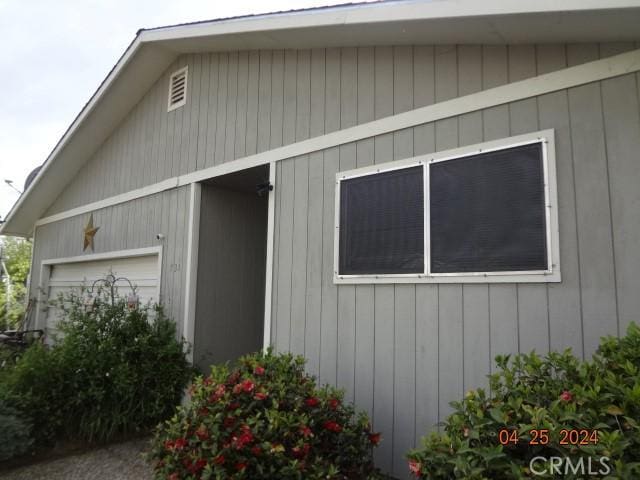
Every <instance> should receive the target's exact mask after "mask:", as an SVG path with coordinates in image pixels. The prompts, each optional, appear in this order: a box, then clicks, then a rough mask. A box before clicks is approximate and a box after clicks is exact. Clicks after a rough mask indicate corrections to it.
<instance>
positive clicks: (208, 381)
mask: <svg viewBox="0 0 640 480" xmlns="http://www.w3.org/2000/svg"><path fill="white" fill-rule="evenodd" d="M202 383H203V384H205V385H207V386H208V385H212V384H213V378H211V377H207V378H205V379H204V381H203V382H202Z"/></svg>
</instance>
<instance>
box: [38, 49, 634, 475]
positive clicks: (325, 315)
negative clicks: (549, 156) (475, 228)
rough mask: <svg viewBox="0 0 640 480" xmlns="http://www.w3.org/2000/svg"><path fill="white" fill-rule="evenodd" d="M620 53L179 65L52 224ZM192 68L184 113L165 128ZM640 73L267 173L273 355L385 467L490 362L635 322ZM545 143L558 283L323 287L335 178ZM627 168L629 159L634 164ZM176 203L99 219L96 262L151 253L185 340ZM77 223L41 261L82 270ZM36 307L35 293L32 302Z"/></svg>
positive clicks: (262, 58)
mask: <svg viewBox="0 0 640 480" xmlns="http://www.w3.org/2000/svg"><path fill="white" fill-rule="evenodd" d="M632 48H634V45H633V44H631V43H625V44H603V45H596V44H585V45H567V46H565V45H540V46H527V45H521V46H511V47H506V46H457V47H447V46H437V47H429V46H427V47H375V48H374V47H371V48H369V47H367V48H364V47H363V48H343V49H326V50H321V49H319V50H312V51H306V50H305V51H302V50H301V51H273V52H272V51H264V52H262V51H261V52H248V53H247V52H240V53H229V54H211V55H191V56H185V57H181V58H180V59H179V60H178V61H177V62H176V64H175V65H173V66H172V67H171V68H169V69H168V70H167V72H165V75H164V76H163V77H162V78H160V79H159V80H158V82H157V83H156V84H155V86H154V87H153V88H152V89H151V91H150V92H149V94H148V95H147V96H145V98H144V99H143V100H142V101H141V102H140V103H139V104H138V105H136V106H135V107H134V108H133V110H132V111H131V113H130V115H129V116H128V117H127V119H126V120H125V121H124V122H123V124H122V126H121V127H120V128H119V129H118V130H117V131H116V132H114V134H113V135H112V136H111V137H110V138H109V139H108V140H107V141H106V142H105V144H104V145H103V146H102V147H101V148H100V150H99V151H98V152H97V153H96V154H95V155H94V157H93V158H92V159H91V160H90V161H89V162H88V163H87V164H86V165H85V167H84V168H83V169H82V170H81V171H80V172H79V174H78V175H77V176H76V177H75V178H74V179H72V180H71V181H70V183H69V185H68V186H67V188H66V189H65V191H64V192H63V193H62V194H61V195H60V197H59V198H58V199H57V200H56V201H55V202H54V204H53V205H52V207H51V208H50V209H49V211H48V212H47V213H46V215H51V214H53V213H58V212H61V211H65V210H68V209H70V208H73V207H77V206H80V205H84V204H86V203H89V202H92V201H96V200H100V199H103V198H106V197H109V196H112V195H116V194H119V193H124V192H127V191H130V190H132V189H134V188H139V187H143V186H145V185H148V184H152V183H155V182H158V181H161V180H163V179H166V178H169V177H172V176H175V175H181V174H185V173H188V172H191V171H194V170H196V169H202V168H206V167H210V166H212V165H217V164H220V163H223V162H227V161H230V160H233V159H235V158H240V157H243V156H246V155H249V154H252V153H255V152H261V151H266V150H269V149H271V148H275V147H278V146H281V145H286V144H291V143H293V142H296V141H300V140H303V139H306V138H310V137H314V136H318V135H322V134H324V133H328V132H332V131H336V130H340V129H343V128H347V127H349V126H353V125H356V124H360V123H366V122H368V121H371V120H374V119H378V118H383V117H386V116H389V115H393V114H396V113H400V112H403V111H408V110H411V109H413V108H417V107H420V106H424V105H429V104H434V103H438V102H442V101H445V100H449V99H451V98H455V97H458V96H463V95H467V94H471V93H474V92H478V91H481V90H485V89H488V88H492V87H496V86H500V85H504V84H506V83H509V82H513V81H518V80H522V79H524V78H528V77H533V76H536V75H540V74H543V73H548V72H551V71H554V70H560V69H562V68H565V67H567V66H573V65H577V64H580V63H585V62H589V61H593V60H597V59H598V58H603V57H606V56H610V55H614V54H617V53H621V52H623V51H625V50H629V49H632ZM186 64H188V65H189V79H190V80H189V90H188V95H189V99H188V102H187V105H186V106H185V107H183V108H180V109H177V110H175V111H173V112H171V113H167V112H166V101H167V98H166V94H167V81H168V76H169V75H170V73H171V72H173V71H174V70H176V69H178V68H180V67H181V66H184V65H186ZM639 81H640V75H639V74H629V75H625V76H622V77H617V78H614V79H610V80H606V81H602V82H595V83H591V84H587V85H584V86H580V87H576V88H572V89H569V90H566V91H560V92H555V93H551V94H548V95H543V96H540V97H537V98H530V99H526V100H522V101H519V102H514V103H511V104H509V105H501V106H496V107H493V108H489V109H486V110H483V111H478V112H473V113H469V114H466V115H462V116H459V117H452V118H448V119H444V120H440V121H438V122H435V123H430V124H425V125H420V126H417V127H415V128H409V129H406V130H401V131H397V132H394V133H390V134H386V135H382V136H378V137H375V138H369V139H364V140H361V141H358V142H356V143H352V144H346V145H342V146H340V147H335V148H331V149H327V150H325V151H320V152H315V153H313V154H310V155H305V156H302V157H297V158H292V159H288V160H284V161H281V162H277V164H276V188H275V190H274V194H275V225H274V232H275V239H274V265H273V277H272V278H273V293H272V343H273V344H274V345H275V347H276V348H277V349H279V350H291V351H293V352H296V353H301V354H304V355H305V356H306V357H307V358H308V362H309V363H308V368H309V371H310V372H311V373H313V374H316V375H318V376H319V379H320V381H321V382H322V383H331V384H335V385H338V386H339V387H342V388H344V389H345V391H346V396H347V399H349V400H354V401H355V402H356V404H357V405H358V407H359V408H362V409H364V410H366V411H368V412H369V414H370V415H371V417H372V419H373V421H374V424H375V428H376V429H378V430H381V431H382V432H383V433H384V438H385V440H384V443H383V444H382V446H381V447H380V448H379V449H378V450H377V453H376V455H377V461H378V463H379V465H380V467H381V468H383V469H384V470H387V471H393V472H394V473H395V474H396V475H397V476H398V477H404V476H406V462H405V460H404V458H403V455H404V453H405V452H406V451H407V450H408V449H410V448H412V447H413V446H414V445H415V444H416V442H417V441H418V439H419V438H420V437H421V436H422V435H423V434H424V433H425V432H426V431H428V430H430V429H432V428H433V426H434V425H435V424H436V423H437V422H438V421H440V420H443V419H444V418H445V417H446V415H447V412H448V411H449V406H448V403H449V402H450V401H452V400H455V399H458V398H460V397H461V395H462V394H463V392H464V391H466V390H468V389H470V388H476V387H479V386H486V378H485V375H486V374H487V373H489V372H490V371H491V362H492V358H493V357H494V356H495V355H496V354H499V353H503V352H528V351H530V350H531V349H536V350H537V351H539V352H546V351H548V350H549V349H553V350H557V349H563V348H565V347H571V348H573V350H574V352H575V353H576V354H577V355H579V356H588V355H590V354H591V353H592V352H593V351H594V349H595V347H596V345H597V342H598V339H599V337H600V336H601V335H604V334H618V333H621V332H623V331H624V329H625V327H626V325H627V324H628V323H629V322H630V321H631V320H634V319H635V320H637V318H636V317H635V315H636V312H638V311H639V310H640V296H638V295H637V292H638V290H639V285H638V282H637V280H636V277H635V274H636V272H637V271H638V270H639V269H640V258H639V254H638V252H637V244H638V242H639V241H640V208H638V207H640V193H639V189H638V185H637V178H638V170H639V169H640V167H639V164H638V160H637V151H640V144H639V140H638V139H639V135H638V132H639V129H640V125H639V123H640V122H639V120H638V97H639V96H640V92H639V87H638V84H639ZM547 128H554V129H555V134H556V163H557V176H558V197H559V202H558V206H559V224H560V249H561V253H560V255H561V257H560V258H561V265H562V282H561V283H558V284H548V285H544V284H542V285H540V284H537V285H533V284H518V285H516V284H500V285H498V284H492V285H479V284H476V285H455V284H453V285H375V286H373V285H358V286H354V285H340V286H336V285H334V284H333V280H332V279H333V248H334V245H333V238H334V237H333V234H334V232H333V229H334V204H333V202H334V188H335V173H336V172H337V171H341V170H347V169H352V168H356V167H360V166H365V165H368V164H373V163H384V162H388V161H392V160H397V159H402V158H408V157H412V156H414V155H419V154H424V153H429V152H433V151H439V150H445V149H449V148H454V147H457V146H464V145H469V144H473V143H478V142H482V141H485V140H492V139H499V138H504V137H508V136H511V135H516V134H520V133H527V132H531V131H537V130H541V129H547ZM634 155H635V156H634ZM188 201H189V195H188V188H186V187H182V188H180V189H173V190H170V191H167V192H163V193H160V194H155V195H152V196H149V197H146V198H143V199H139V200H135V201H132V202H129V203H126V204H121V205H117V206H114V207H109V208H105V209H100V210H97V211H95V212H94V222H95V224H96V225H97V226H100V227H101V231H100V232H99V233H98V235H97V236H96V252H102V251H113V250H122V249H125V248H139V247H144V246H151V245H156V244H157V243H156V240H155V234H156V233H157V232H163V233H165V234H166V235H167V238H166V239H165V242H164V244H163V246H164V249H163V269H162V272H163V273H162V287H161V291H162V300H163V301H164V302H165V303H166V304H167V308H168V310H169V313H170V314H171V315H172V316H173V317H174V318H175V319H176V320H177V321H178V323H179V325H180V327H179V329H180V331H182V326H181V322H182V318H181V317H182V313H183V310H184V308H183V302H184V299H183V294H184V283H183V282H184V281H185V272H184V263H185V261H186V243H187V233H186V232H187V221H188V220H187V217H188ZM87 218H88V215H81V216H76V217H72V218H69V219H66V220H62V221H59V222H54V223H50V224H46V225H42V226H39V227H38V228H37V232H36V242H35V247H34V248H35V249H34V269H33V280H32V285H37V284H38V278H37V276H38V272H39V267H38V265H39V262H40V261H41V260H42V259H45V258H55V257H65V256H74V255H78V254H81V243H80V242H81V231H82V227H83V226H84V225H85V223H86V220H87ZM32 295H33V292H32Z"/></svg>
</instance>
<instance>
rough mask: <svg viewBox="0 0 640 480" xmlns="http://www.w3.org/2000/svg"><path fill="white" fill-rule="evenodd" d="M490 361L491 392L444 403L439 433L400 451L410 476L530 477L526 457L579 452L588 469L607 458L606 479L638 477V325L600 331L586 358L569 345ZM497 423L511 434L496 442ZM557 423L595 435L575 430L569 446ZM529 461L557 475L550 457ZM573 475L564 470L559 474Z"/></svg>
mask: <svg viewBox="0 0 640 480" xmlns="http://www.w3.org/2000/svg"><path fill="white" fill-rule="evenodd" d="M496 361H497V364H498V369H499V371H498V372H497V373H495V374H494V375H491V376H490V386H491V392H492V393H491V395H487V394H486V393H485V392H484V391H483V390H477V391H470V392H468V393H467V394H466V396H465V398H464V399H463V400H462V401H461V402H454V403H452V406H453V407H454V413H453V414H451V415H450V416H449V417H448V418H447V419H446V422H445V423H444V432H443V433H432V434H431V435H430V436H428V437H426V438H425V439H423V447H422V448H421V449H417V450H414V451H412V452H411V453H410V454H409V455H408V458H409V468H410V470H411V471H412V472H413V473H414V474H415V475H416V476H418V477H420V478H427V479H449V478H465V479H485V478H530V477H532V476H533V475H534V474H533V472H532V471H531V470H530V461H531V460H532V459H533V458H534V457H545V458H547V459H548V458H549V457H553V456H556V457H563V458H569V459H571V462H572V465H573V466H575V465H577V464H578V463H579V462H580V461H581V460H580V459H581V458H582V459H583V460H582V461H583V462H584V464H585V465H587V464H588V463H589V459H591V462H592V466H593V469H592V471H596V472H606V469H605V468H603V467H602V464H601V463H599V461H600V459H601V458H602V457H609V458H610V459H611V460H610V462H607V463H609V465H610V467H611V472H610V474H611V475H612V476H610V477H608V478H622V479H632V478H640V463H638V460H639V459H640V426H639V424H638V421H639V419H640V328H638V327H637V326H636V325H635V324H631V326H630V327H629V329H628V332H627V335H626V337H624V338H621V339H618V338H613V337H608V338H604V339H603V340H602V343H601V346H600V348H599V350H598V352H597V354H596V355H594V358H593V360H592V361H589V362H583V361H581V360H578V359H576V358H575V357H574V356H573V355H571V353H570V351H569V350H567V351H565V352H564V353H550V354H549V355H547V356H546V357H545V358H540V357H539V356H538V355H536V354H535V353H531V354H529V355H518V356H515V357H514V358H513V359H510V358H509V356H498V357H497V358H496ZM504 428H507V429H510V432H511V431H516V432H517V433H516V434H517V436H518V441H517V442H513V443H511V442H508V443H507V445H505V446H502V445H501V442H500V437H499V435H500V434H499V432H500V430H501V429H504ZM563 429H566V430H568V431H570V430H581V429H583V430H586V431H587V432H588V433H590V432H591V431H593V430H597V431H598V434H597V438H596V437H594V436H592V435H587V434H584V433H583V434H579V435H578V437H577V438H578V442H577V443H578V445H575V444H573V443H576V442H574V441H572V440H571V437H569V435H568V434H566V433H562V430H563ZM532 430H538V431H539V432H540V431H541V430H547V431H548V436H549V441H548V443H547V444H544V445H542V444H540V445H531V444H530V443H529V442H530V441H533V442H535V441H536V440H537V441H538V442H539V443H543V442H544V441H545V439H544V437H543V436H541V435H540V434H536V433H534V432H532ZM510 435H513V433H510ZM504 439H506V437H505V436H504V433H503V440H504ZM511 439H514V440H515V437H511ZM575 439H576V437H575V436H574V440H575ZM562 440H566V441H567V443H568V444H566V445H565V444H561V441H562ZM581 441H582V442H583V443H586V444H585V445H580V444H579V443H580V442H581ZM595 441H597V443H594V442H595ZM534 466H535V470H536V471H537V472H541V471H543V470H546V471H547V473H548V475H536V478H557V475H556V473H557V471H556V472H555V473H554V472H553V470H552V469H551V465H550V464H548V463H546V464H545V463H544V462H543V463H538V464H535V463H534ZM563 468H564V467H563ZM562 472H563V473H567V472H566V471H565V470H564V469H563V470H562ZM581 477H584V475H580V474H579V473H575V474H574V473H573V471H572V470H571V469H570V470H569V471H568V474H565V476H563V477H562V478H581Z"/></svg>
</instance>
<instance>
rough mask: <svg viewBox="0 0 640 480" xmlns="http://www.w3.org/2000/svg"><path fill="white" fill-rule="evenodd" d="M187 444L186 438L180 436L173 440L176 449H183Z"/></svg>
mask: <svg viewBox="0 0 640 480" xmlns="http://www.w3.org/2000/svg"><path fill="white" fill-rule="evenodd" d="M186 446H187V439H186V438H178V439H177V440H176V441H175V442H173V448H175V449H176V450H182V449H183V448H184V447H186Z"/></svg>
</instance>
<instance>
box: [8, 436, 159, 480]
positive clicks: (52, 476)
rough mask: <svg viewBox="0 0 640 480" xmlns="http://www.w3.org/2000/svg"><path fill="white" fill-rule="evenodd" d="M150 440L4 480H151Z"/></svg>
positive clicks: (72, 457)
mask: <svg viewBox="0 0 640 480" xmlns="http://www.w3.org/2000/svg"><path fill="white" fill-rule="evenodd" d="M148 443H149V440H148V439H142V440H134V441H130V442H125V443H118V444H114V445H109V446H107V447H103V448H99V449H96V450H91V451H89V452H84V453H80V454H77V455H70V456H68V457H64V458H58V459H56V460H49V461H44V462H41V463H35V464H33V465H27V466H25V467H19V468H16V469H14V470H9V471H7V472H0V479H2V480H41V479H42V480H45V479H46V480H85V479H91V480H150V479H151V468H150V467H149V465H148V464H147V463H146V462H145V461H144V459H143V458H142V452H144V451H145V450H146V448H147V446H148Z"/></svg>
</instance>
